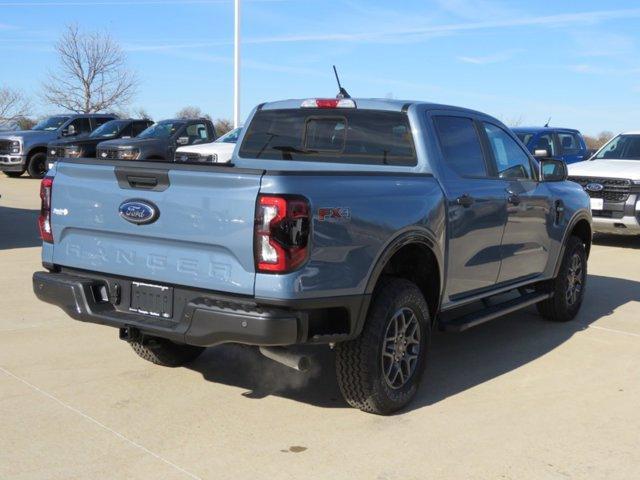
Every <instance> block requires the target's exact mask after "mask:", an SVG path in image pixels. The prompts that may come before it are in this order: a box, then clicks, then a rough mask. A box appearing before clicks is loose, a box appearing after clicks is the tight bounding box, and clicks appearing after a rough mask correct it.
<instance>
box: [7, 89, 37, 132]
mask: <svg viewBox="0 0 640 480" xmlns="http://www.w3.org/2000/svg"><path fill="white" fill-rule="evenodd" d="M30 110H31V102H30V101H29V99H28V98H27V97H26V96H25V95H24V94H23V93H22V92H21V91H19V90H14V89H12V88H9V87H0V122H3V123H5V122H17V121H18V120H20V119H21V118H23V117H26V116H28V115H29V111H30Z"/></svg>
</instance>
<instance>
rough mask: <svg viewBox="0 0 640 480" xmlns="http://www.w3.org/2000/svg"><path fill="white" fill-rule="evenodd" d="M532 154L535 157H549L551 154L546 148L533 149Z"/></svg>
mask: <svg viewBox="0 0 640 480" xmlns="http://www.w3.org/2000/svg"><path fill="white" fill-rule="evenodd" d="M533 156H534V157H536V158H549V157H550V156H551V154H550V153H549V150H547V149H546V148H536V149H535V150H534V151H533Z"/></svg>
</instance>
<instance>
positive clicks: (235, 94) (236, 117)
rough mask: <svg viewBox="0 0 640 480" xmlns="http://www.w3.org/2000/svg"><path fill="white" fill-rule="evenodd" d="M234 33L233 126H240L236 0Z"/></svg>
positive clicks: (235, 5) (238, 8) (238, 17)
mask: <svg viewBox="0 0 640 480" xmlns="http://www.w3.org/2000/svg"><path fill="white" fill-rule="evenodd" d="M233 10H234V25H233V26H234V32H233V126H234V128H238V126H239V125H240V0H234V9H233Z"/></svg>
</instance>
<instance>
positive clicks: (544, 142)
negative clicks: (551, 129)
mask: <svg viewBox="0 0 640 480" xmlns="http://www.w3.org/2000/svg"><path fill="white" fill-rule="evenodd" d="M535 150H546V151H547V152H548V153H549V155H551V156H552V157H555V155H556V145H555V142H554V141H553V134H552V133H545V134H542V135H540V137H539V138H538V141H537V142H536V148H535Z"/></svg>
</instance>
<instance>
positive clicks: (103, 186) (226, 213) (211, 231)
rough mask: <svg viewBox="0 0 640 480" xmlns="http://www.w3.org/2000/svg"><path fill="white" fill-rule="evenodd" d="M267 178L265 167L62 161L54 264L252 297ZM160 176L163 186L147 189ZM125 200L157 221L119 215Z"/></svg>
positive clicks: (58, 175)
mask: <svg viewBox="0 0 640 480" xmlns="http://www.w3.org/2000/svg"><path fill="white" fill-rule="evenodd" d="M128 163H129V162H128ZM130 163H132V162H130ZM155 165H156V166H157V165H158V164H155ZM185 167H186V168H185ZM116 170H117V172H116ZM116 173H117V174H116ZM261 177H262V172H261V171H260V170H253V171H249V170H237V169H234V168H233V167H221V168H214V167H212V168H210V169H207V168H202V167H196V168H193V169H191V168H188V166H183V165H179V166H174V165H170V164H166V165H163V166H160V167H159V168H158V169H155V168H154V169H152V168H151V166H149V167H147V168H140V167H137V166H131V167H129V166H122V165H120V166H115V165H112V164H100V163H99V162H96V163H81V162H66V161H63V162H60V163H59V164H58V167H57V172H56V174H55V180H54V186H53V196H52V226H53V235H54V239H55V243H54V246H53V263H54V264H56V265H60V266H66V267H72V268H79V269H84V270H94V271H99V272H104V273H110V274H115V275H122V276H126V277H131V278H134V279H140V280H148V281H152V282H158V283H163V284H164V283H166V284H176V285H184V286H191V287H196V288H204V289H207V290H214V291H220V292H228V293H237V294H244V295H252V294H253V289H254V280H255V267H254V259H253V225H254V215H255V205H256V198H257V195H258V191H259V189H260V181H261ZM154 178H155V179H156V180H159V184H158V186H157V187H156V188H155V189H154V190H151V189H149V188H148V185H147V186H146V188H144V186H145V182H148V181H149V180H151V182H152V183H153V180H154ZM167 180H168V182H167ZM167 183H168V184H167ZM140 186H143V188H139V187H140ZM136 187H137V188H136ZM126 201H134V202H142V203H143V204H147V205H148V204H150V205H152V206H154V207H157V210H158V217H157V219H156V220H155V221H153V222H152V223H148V224H135V223H131V222H130V221H128V220H126V219H125V218H123V217H122V216H121V215H120V207H121V205H122V204H123V202H126Z"/></svg>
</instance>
